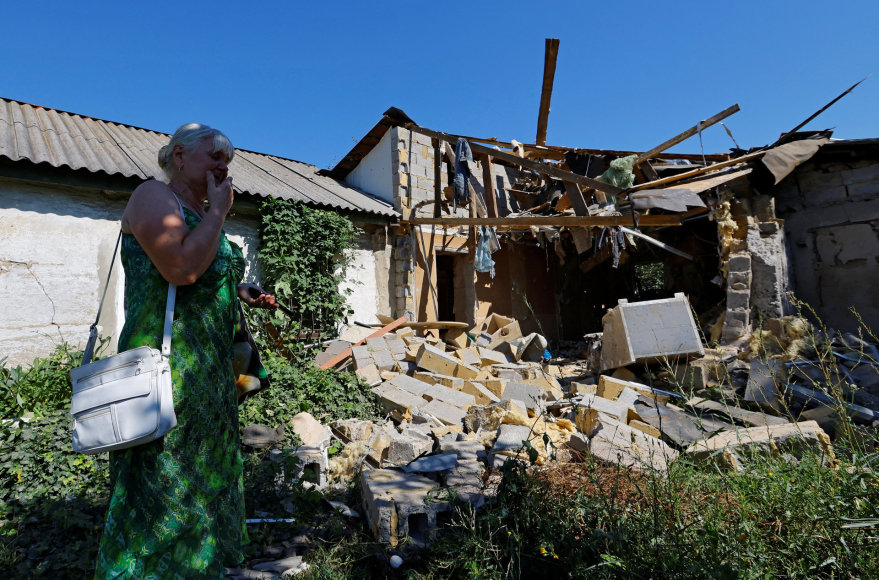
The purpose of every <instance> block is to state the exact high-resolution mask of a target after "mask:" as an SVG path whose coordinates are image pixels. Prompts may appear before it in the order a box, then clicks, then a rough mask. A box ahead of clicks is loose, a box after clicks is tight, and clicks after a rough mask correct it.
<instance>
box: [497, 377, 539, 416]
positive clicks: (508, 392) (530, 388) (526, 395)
mask: <svg viewBox="0 0 879 580" xmlns="http://www.w3.org/2000/svg"><path fill="white" fill-rule="evenodd" d="M501 399H502V400H505V401H510V400H516V401H522V402H523V403H525V406H526V407H527V408H528V409H535V410H537V409H540V408H542V407H543V402H544V401H545V400H546V394H545V393H544V391H543V389H541V388H540V387H538V386H536V385H529V384H526V383H516V382H510V383H507V386H506V388H505V389H504V394H503V396H502V397H501Z"/></svg>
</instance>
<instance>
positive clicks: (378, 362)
mask: <svg viewBox="0 0 879 580" xmlns="http://www.w3.org/2000/svg"><path fill="white" fill-rule="evenodd" d="M370 354H371V355H372V360H373V361H375V366H377V367H378V368H379V370H383V371H391V370H394V369H395V368H396V367H397V360H396V359H395V358H394V356H393V355H392V354H391V351H389V350H376V351H372V352H371V353H370Z"/></svg>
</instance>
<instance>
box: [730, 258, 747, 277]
mask: <svg viewBox="0 0 879 580" xmlns="http://www.w3.org/2000/svg"><path fill="white" fill-rule="evenodd" d="M729 271H730V272H743V273H748V274H750V272H751V256H750V255H749V254H745V253H742V254H732V255H731V256H730V257H729Z"/></svg>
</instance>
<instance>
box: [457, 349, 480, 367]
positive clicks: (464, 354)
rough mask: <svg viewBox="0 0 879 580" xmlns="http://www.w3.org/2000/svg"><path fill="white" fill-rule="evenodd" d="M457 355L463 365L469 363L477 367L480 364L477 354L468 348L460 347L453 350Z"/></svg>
mask: <svg viewBox="0 0 879 580" xmlns="http://www.w3.org/2000/svg"><path fill="white" fill-rule="evenodd" d="M455 354H456V355H457V357H458V358H459V359H461V362H462V363H464V364H465V365H469V366H472V367H478V366H480V365H481V364H482V361H481V360H480V358H479V355H478V354H476V353H475V352H473V351H472V350H470V349H467V348H462V349H460V350H458V351H457V352H455Z"/></svg>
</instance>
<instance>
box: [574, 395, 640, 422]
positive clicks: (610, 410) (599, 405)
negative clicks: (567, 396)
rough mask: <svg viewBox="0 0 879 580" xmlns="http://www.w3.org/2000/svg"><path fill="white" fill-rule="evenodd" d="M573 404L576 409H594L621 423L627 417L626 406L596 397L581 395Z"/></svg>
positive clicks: (627, 410) (627, 409)
mask: <svg viewBox="0 0 879 580" xmlns="http://www.w3.org/2000/svg"><path fill="white" fill-rule="evenodd" d="M575 404H576V405H577V407H578V408H586V409H595V410H596V411H599V412H601V413H605V414H606V415H609V416H611V417H613V418H614V419H616V420H618V421H621V422H623V423H625V422H626V418H627V417H628V415H629V408H628V407H627V406H626V405H623V404H621V403H618V402H616V401H611V400H609V399H605V398H603V397H599V396H597V395H583V396H582V398H580V399H578V400H577V401H575Z"/></svg>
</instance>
